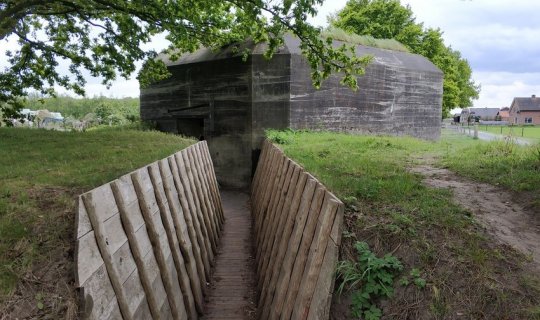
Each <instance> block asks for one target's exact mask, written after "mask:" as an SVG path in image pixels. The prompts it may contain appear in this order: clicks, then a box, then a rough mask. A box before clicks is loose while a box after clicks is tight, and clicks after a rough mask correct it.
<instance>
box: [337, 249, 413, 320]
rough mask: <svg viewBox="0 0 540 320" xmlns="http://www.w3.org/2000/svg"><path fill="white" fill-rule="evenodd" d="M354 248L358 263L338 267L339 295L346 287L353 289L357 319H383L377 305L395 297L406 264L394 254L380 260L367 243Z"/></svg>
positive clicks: (352, 306)
mask: <svg viewBox="0 0 540 320" xmlns="http://www.w3.org/2000/svg"><path fill="white" fill-rule="evenodd" d="M354 247H355V249H356V251H357V252H358V259H357V261H341V262H340V263H339V265H338V268H337V276H338V279H339V280H341V284H340V285H339V287H338V293H340V294H341V293H342V292H343V290H344V289H345V288H347V289H349V290H354V291H353V293H352V305H351V308H352V310H351V312H352V315H353V316H354V317H356V318H359V317H362V318H363V319H365V320H377V319H380V317H381V316H382V311H381V309H379V308H378V307H377V306H376V304H375V302H376V301H377V300H378V299H380V298H389V297H391V296H392V295H393V294H394V278H395V277H396V276H397V275H398V274H399V273H400V272H401V271H402V270H403V265H402V264H401V262H400V261H399V260H398V258H396V257H394V256H392V255H391V254H386V255H385V256H384V257H382V258H379V257H377V256H376V255H375V254H374V253H373V252H372V251H371V250H370V249H369V245H368V244H367V243H366V242H360V241H357V242H356V243H355V244H354Z"/></svg>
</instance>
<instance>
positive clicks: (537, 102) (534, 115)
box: [509, 94, 540, 125]
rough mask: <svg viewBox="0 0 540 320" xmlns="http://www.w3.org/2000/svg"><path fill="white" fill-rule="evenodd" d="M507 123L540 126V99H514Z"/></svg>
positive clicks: (533, 96) (534, 96)
mask: <svg viewBox="0 0 540 320" xmlns="http://www.w3.org/2000/svg"><path fill="white" fill-rule="evenodd" d="M509 118H510V119H509V122H510V123H512V124H534V125H540V98H538V97H536V95H534V94H533V95H532V96H530V97H516V98H514V101H512V105H511V106H510V112H509Z"/></svg>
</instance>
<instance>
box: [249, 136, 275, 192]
mask: <svg viewBox="0 0 540 320" xmlns="http://www.w3.org/2000/svg"><path fill="white" fill-rule="evenodd" d="M264 148H265V150H266V151H265V154H264V158H263V159H261V160H262V161H263V162H262V163H261V165H262V167H261V172H260V176H259V179H258V181H257V189H256V190H255V192H254V196H253V198H254V199H256V202H257V203H258V202H259V201H261V200H260V199H261V194H262V192H263V191H264V190H265V187H266V185H267V184H266V183H265V182H266V181H267V180H265V179H266V177H267V175H268V171H269V170H270V168H271V166H272V164H273V162H272V159H273V158H274V156H275V153H276V150H275V148H274V147H273V145H272V144H271V143H269V142H267V143H266V144H265V147H264ZM257 167H258V166H257ZM257 169H258V168H257ZM254 201H255V200H254Z"/></svg>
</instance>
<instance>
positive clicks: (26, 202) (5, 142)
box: [0, 127, 194, 319]
mask: <svg viewBox="0 0 540 320" xmlns="http://www.w3.org/2000/svg"><path fill="white" fill-rule="evenodd" d="M192 143H194V141H193V140H189V139H185V138H181V137H179V136H174V135H167V134H164V133H159V132H150V131H147V132H143V131H135V130H123V129H122V128H121V127H116V128H114V127H113V128H110V129H100V130H94V131H89V132H84V133H82V132H58V131H46V130H40V129H17V128H0V153H1V154H2V157H0V181H1V183H0V318H2V319H4V318H15V317H18V318H50V319H59V318H67V319H74V318H75V314H74V312H76V310H77V309H76V307H77V306H76V301H75V295H74V288H73V273H74V271H73V259H74V257H73V245H74V243H73V234H74V217H75V216H74V212H75V209H76V201H75V200H76V197H77V196H78V195H79V194H80V193H83V192H85V191H88V190H90V189H92V188H94V187H97V186H99V185H101V184H103V183H106V182H108V181H111V180H113V179H115V178H117V177H119V176H121V175H123V174H125V173H128V172H130V171H132V170H134V169H136V168H138V167H141V166H143V165H145V164H148V163H150V162H152V161H155V160H158V159H161V158H164V157H166V156H168V155H170V154H172V153H174V152H176V151H178V150H181V149H183V148H185V147H186V146H188V145H190V144H192Z"/></svg>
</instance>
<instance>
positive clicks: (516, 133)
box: [478, 125, 540, 142]
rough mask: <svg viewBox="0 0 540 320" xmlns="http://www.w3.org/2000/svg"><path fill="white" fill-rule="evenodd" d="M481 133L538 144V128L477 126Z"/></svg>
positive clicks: (539, 137) (539, 127)
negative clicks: (510, 137) (524, 139)
mask: <svg viewBox="0 0 540 320" xmlns="http://www.w3.org/2000/svg"><path fill="white" fill-rule="evenodd" d="M478 129H479V130H481V131H486V132H491V133H496V134H502V135H505V136H508V135H510V136H513V137H523V138H528V139H532V140H534V141H537V142H540V126H486V125H479V127H478Z"/></svg>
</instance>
